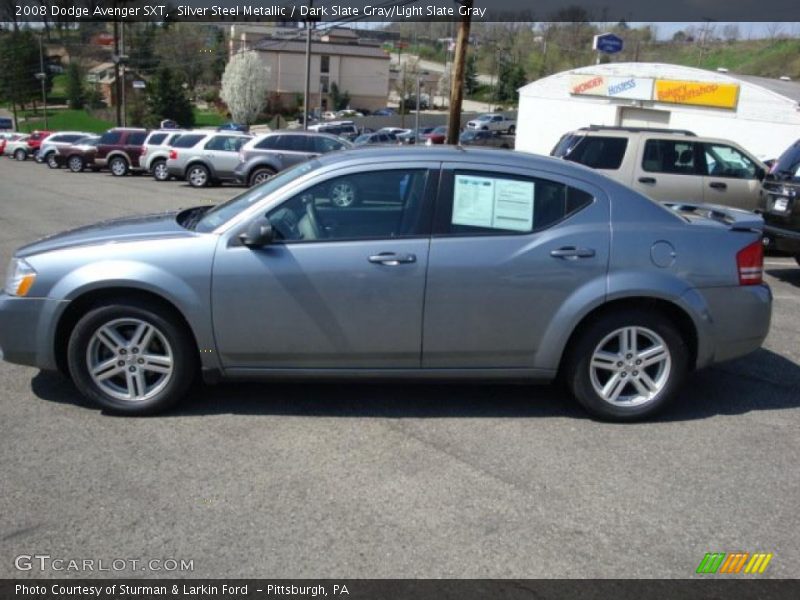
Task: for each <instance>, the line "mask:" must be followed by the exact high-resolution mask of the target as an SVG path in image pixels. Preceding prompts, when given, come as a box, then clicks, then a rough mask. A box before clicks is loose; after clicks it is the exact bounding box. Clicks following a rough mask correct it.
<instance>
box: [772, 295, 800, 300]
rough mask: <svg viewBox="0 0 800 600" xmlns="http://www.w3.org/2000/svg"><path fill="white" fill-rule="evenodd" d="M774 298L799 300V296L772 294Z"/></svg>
mask: <svg viewBox="0 0 800 600" xmlns="http://www.w3.org/2000/svg"><path fill="white" fill-rule="evenodd" d="M772 297H773V298H774V299H775V300H794V301H795V302H797V301H800V296H785V295H783V294H781V295H780V296H772Z"/></svg>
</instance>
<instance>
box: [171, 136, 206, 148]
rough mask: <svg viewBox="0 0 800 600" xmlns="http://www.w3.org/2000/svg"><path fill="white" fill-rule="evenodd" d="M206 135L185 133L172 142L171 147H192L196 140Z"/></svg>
mask: <svg viewBox="0 0 800 600" xmlns="http://www.w3.org/2000/svg"><path fill="white" fill-rule="evenodd" d="M205 137H206V136H205V135H203V134H185V135H182V136H181V137H179V138H178V139H177V140H175V141H174V142H172V147H173V148H193V147H194V146H195V145H196V144H197V142H199V141H200V140H202V139H204V138H205Z"/></svg>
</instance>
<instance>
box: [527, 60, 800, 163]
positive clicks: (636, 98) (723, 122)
mask: <svg viewBox="0 0 800 600" xmlns="http://www.w3.org/2000/svg"><path fill="white" fill-rule="evenodd" d="M519 95H520V101H519V114H518V119H517V142H516V148H517V149H518V150H526V151H529V152H536V153H539V154H549V153H550V151H551V150H552V149H553V146H555V144H556V142H558V140H559V139H560V138H561V136H562V135H563V134H564V133H566V132H568V131H571V130H573V129H578V128H580V127H586V126H588V125H623V126H633V127H636V126H638V127H665V128H670V129H688V130H691V131H693V132H694V133H696V134H697V135H701V136H708V137H719V138H725V139H730V140H733V141H735V142H737V143H739V144H740V145H742V146H743V147H744V148H746V149H748V150H749V151H750V152H752V153H753V154H755V155H756V156H758V157H760V158H763V159H767V158H775V157H777V156H778V155H779V154H780V153H781V152H783V150H785V149H786V148H787V147H788V146H789V145H790V144H791V143H793V142H794V141H795V140H797V139H798V138H800V106H798V101H800V84H797V83H795V82H791V81H782V80H778V79H767V78H764V77H751V76H745V75H733V74H728V73H720V72H714V71H706V70H703V69H695V68H692V67H682V66H678V65H667V64H659V63H608V64H603V65H594V66H590V67H582V68H580V69H575V70H572V71H564V72H562V73H556V74H555V75H551V76H549V77H545V78H543V79H540V80H538V81H534V82H533V83H529V84H528V85H526V86H524V87H522V88H520V90H519Z"/></svg>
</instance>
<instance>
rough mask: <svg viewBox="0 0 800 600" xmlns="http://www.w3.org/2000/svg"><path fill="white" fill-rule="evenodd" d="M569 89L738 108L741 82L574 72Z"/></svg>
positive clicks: (588, 93)
mask: <svg viewBox="0 0 800 600" xmlns="http://www.w3.org/2000/svg"><path fill="white" fill-rule="evenodd" d="M569 87H570V89H569V92H570V94H572V95H574V96H602V97H605V98H627V99H633V100H652V101H655V102H667V103H670V104H689V105H693V106H710V107H714V108H729V109H733V108H736V104H737V103H738V100H739V85H738V84H736V83H719V82H715V81H708V82H702V81H678V80H672V79H653V78H651V77H619V76H607V75H579V74H576V73H573V74H572V75H570V81H569Z"/></svg>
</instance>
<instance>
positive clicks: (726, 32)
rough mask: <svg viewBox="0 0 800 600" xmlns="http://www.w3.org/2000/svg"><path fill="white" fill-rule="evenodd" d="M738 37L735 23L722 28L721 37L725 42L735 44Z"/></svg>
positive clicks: (737, 27)
mask: <svg viewBox="0 0 800 600" xmlns="http://www.w3.org/2000/svg"><path fill="white" fill-rule="evenodd" d="M739 35H740V34H739V26H738V25H737V24H736V23H728V24H727V25H725V27H723V28H722V37H723V38H724V39H725V41H726V42H735V41H736V40H738V39H739Z"/></svg>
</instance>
